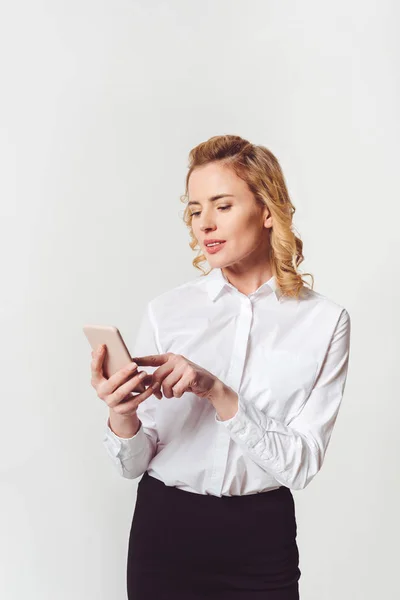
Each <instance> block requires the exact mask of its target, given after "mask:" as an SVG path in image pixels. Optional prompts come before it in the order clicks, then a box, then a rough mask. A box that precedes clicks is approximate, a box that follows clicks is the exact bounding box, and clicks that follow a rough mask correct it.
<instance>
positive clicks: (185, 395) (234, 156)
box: [92, 135, 350, 600]
mask: <svg viewBox="0 0 400 600" xmlns="http://www.w3.org/2000/svg"><path fill="white" fill-rule="evenodd" d="M182 199H183V201H184V202H185V203H186V207H185V213H184V220H185V223H186V224H187V225H188V227H189V230H190V234H191V240H192V241H191V243H190V246H191V248H192V249H193V250H195V249H196V248H199V249H200V253H199V255H198V256H197V257H196V258H195V259H194V260H193V264H194V266H195V267H196V268H199V269H200V270H201V271H202V273H203V275H201V276H200V277H197V278H196V279H193V280H191V281H189V282H186V283H184V284H183V285H180V286H178V287H176V288H174V289H172V290H169V291H167V292H164V293H162V294H160V295H159V296H157V297H156V298H153V299H152V300H151V301H150V302H149V303H148V304H147V308H146V311H145V313H144V316H143V317H142V320H141V324H140V328H139V333H138V336H137V339H136V345H135V349H134V359H133V361H134V363H133V364H132V365H131V367H133V369H134V370H135V369H137V367H138V366H143V367H147V369H146V371H142V372H143V373H144V375H142V377H144V379H142V383H141V380H140V379H139V375H138V372H137V370H136V374H135V376H133V377H132V370H131V371H129V369H122V370H121V371H120V372H119V373H117V374H115V375H114V376H113V377H111V378H110V379H109V380H107V379H104V377H103V375H102V362H103V360H104V352H102V353H101V352H100V353H96V354H94V360H93V363H92V369H93V373H94V375H93V380H94V381H95V384H96V385H95V387H96V389H97V391H98V394H99V396H100V397H101V398H102V399H103V400H105V401H106V403H107V405H108V406H109V408H110V417H109V420H108V422H107V428H106V433H105V437H104V443H105V446H106V448H107V451H108V452H109V454H110V456H111V457H112V459H113V460H114V462H115V465H116V467H117V468H118V469H119V471H120V473H121V475H122V476H123V477H125V478H130V479H134V478H136V477H139V476H141V475H143V477H142V479H141V480H140V482H139V485H138V494H137V501H136V506H135V510H134V515H133V520H132V527H131V532H130V539H129V551H128V564H127V587H128V597H129V599H130V600H133V599H134V600H155V599H157V600H162V599H164V598H171V599H174V600H178V599H181V598H182V599H185V600H190V599H192V598H193V599H194V598H209V599H215V600H217V599H218V600H233V599H234V600H250V599H251V600H256V599H260V600H261V599H263V600H278V599H279V600H295V599H298V598H299V587H298V581H299V579H300V575H301V571H300V568H299V553H298V548H297V543H296V533H297V526H296V517H295V506H294V500H293V496H292V492H291V490H301V489H304V488H305V487H306V486H307V485H308V484H309V483H310V482H311V480H312V479H313V478H314V477H315V475H316V474H317V473H318V471H319V470H320V469H321V466H322V463H323V460H324V456H325V453H326V450H327V447H328V444H329V440H330V437H331V434H332V430H333V427H334V424H335V421H336V417H337V414H338V411H339V407H340V404H341V400H342V396H343V391H344V387H345V382H346V376H347V369H348V359H349V339H350V319H349V314H348V312H347V311H346V309H345V308H343V307H342V306H340V305H339V304H337V303H335V302H334V301H332V300H330V299H328V298H327V297H325V296H323V295H322V294H319V293H318V292H315V291H313V289H312V288H308V287H306V285H305V282H304V281H303V279H302V276H301V275H300V274H299V273H298V271H297V267H298V266H299V264H300V263H301V262H302V260H303V255H302V246H303V244H302V242H301V240H300V239H299V238H298V237H297V236H296V235H295V233H294V232H293V228H292V217H293V214H294V212H295V208H294V206H293V204H292V202H291V200H290V198H289V195H288V191H287V188H286V185H285V181H284V177H283V174H282V171H281V168H280V166H279V163H278V161H277V159H276V158H275V156H274V155H273V154H272V153H271V152H270V151H269V150H267V149H266V148H265V147H263V146H256V145H253V144H251V143H250V142H248V141H247V140H244V139H242V138H240V137H238V136H229V135H226V136H216V137H213V138H211V139H209V140H208V141H206V142H204V143H202V144H200V145H198V146H197V147H196V148H194V149H193V150H192V151H191V153H190V164H189V172H188V174H187V179H186V194H185V196H183V198H182ZM213 244H215V245H213ZM204 260H207V262H208V263H209V265H210V267H211V271H210V272H208V273H205V271H203V270H202V269H201V267H200V263H202V262H203V261H204ZM311 277H312V276H311ZM134 372H135V371H134ZM128 377H129V379H127V378H128ZM143 384H144V385H143ZM151 384H155V387H154V389H153V388H152V387H151ZM157 384H158V387H157ZM146 386H147V389H146ZM143 389H145V391H142V390H143ZM131 392H137V393H136V394H135V395H132V393H131ZM132 396H133V397H132ZM123 399H125V401H124V402H121V401H122V400H123Z"/></svg>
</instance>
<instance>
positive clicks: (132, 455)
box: [103, 302, 161, 479]
mask: <svg viewBox="0 0 400 600" xmlns="http://www.w3.org/2000/svg"><path fill="white" fill-rule="evenodd" d="M130 353H131V356H138V357H139V356H148V355H150V354H160V353H161V349H160V344H159V340H158V333H157V324H156V321H155V318H154V314H153V311H152V307H151V303H150V302H149V303H148V304H147V306H146V308H145V311H144V314H143V316H142V318H141V321H140V324H139V329H138V333H137V336H136V340H135V343H134V344H133V350H132V352H130ZM154 370H155V367H146V371H147V372H148V373H152V372H153V371H154ZM158 402H160V401H159V400H158V399H157V398H156V397H155V396H154V395H151V396H150V397H149V398H147V399H146V400H144V402H141V403H140V404H139V406H138V408H137V416H138V417H139V419H140V421H141V425H140V428H139V430H138V431H137V433H136V434H135V435H134V436H133V437H131V438H121V437H119V436H117V435H116V434H115V433H114V432H113V431H112V429H111V428H110V420H109V418H108V419H107V423H106V428H105V431H104V436H103V444H104V446H105V448H106V451H107V453H108V455H109V456H110V458H111V460H112V462H113V463H114V465H115V467H116V469H117V470H118V472H119V473H120V475H121V476H122V477H124V478H126V479H135V478H136V477H140V476H141V475H143V473H144V472H145V471H146V470H147V467H148V465H149V463H150V461H151V460H152V458H153V456H154V455H155V453H156V448H157V441H158V435H157V426H156V420H155V414H156V409H157V406H158Z"/></svg>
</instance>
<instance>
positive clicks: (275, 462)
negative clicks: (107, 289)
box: [103, 268, 350, 496]
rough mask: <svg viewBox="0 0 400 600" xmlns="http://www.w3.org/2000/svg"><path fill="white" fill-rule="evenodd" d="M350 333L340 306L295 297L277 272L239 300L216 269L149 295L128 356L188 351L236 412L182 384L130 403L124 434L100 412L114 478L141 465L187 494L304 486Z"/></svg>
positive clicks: (325, 429)
mask: <svg viewBox="0 0 400 600" xmlns="http://www.w3.org/2000/svg"><path fill="white" fill-rule="evenodd" d="M349 341H350V318H349V314H348V312H347V310H346V309H345V308H343V307H342V306H340V305H339V304H337V303H336V302H334V301H333V300H330V299H328V298H327V297H326V296H323V295H322V294H320V293H318V292H316V291H313V290H310V289H309V288H307V287H304V297H303V298H301V299H299V300H296V299H293V298H288V297H285V296H282V294H281V292H280V289H279V287H278V286H277V284H276V279H275V277H271V279H269V280H268V281H266V282H265V283H263V284H262V285H261V286H260V287H259V288H258V289H257V290H256V291H255V292H253V293H251V294H249V295H248V296H247V295H246V294H243V293H242V292H240V291H239V290H238V289H237V288H236V287H235V286H233V285H232V284H231V283H229V282H228V281H227V279H226V278H225V276H224V274H223V273H222V271H221V269H220V268H214V269H213V270H212V271H211V272H210V273H209V274H208V275H206V276H200V277H198V278H196V279H193V280H191V281H188V282H186V283H184V284H183V285H180V286H178V287H175V288H174V289H172V290H169V291H167V292H164V293H162V294H160V295H158V296H157V297H155V298H153V299H152V300H151V301H150V302H148V303H147V306H146V310H145V311H144V314H143V316H142V320H141V323H140V327H139V331H138V335H137V336H136V341H135V345H134V349H133V353H132V356H137V357H139V356H146V355H150V354H159V353H160V354H161V353H166V352H173V353H175V354H181V355H183V356H185V357H186V358H188V359H189V360H191V361H192V362H195V363H197V364H198V365H201V366H202V367H204V368H205V369H207V370H208V371H210V372H211V373H213V374H214V375H216V376H217V377H218V378H219V379H221V380H222V381H223V382H224V383H226V384H227V385H228V386H229V387H231V388H232V389H233V390H234V391H235V392H237V394H238V398H239V408H238V411H237V413H236V414H235V416H233V417H232V418H231V419H228V420H226V421H222V420H220V419H219V418H218V415H217V412H216V410H215V408H214V407H213V405H212V404H211V403H210V402H209V401H208V400H206V399H203V398H199V397H198V396H196V395H195V394H193V393H191V392H185V393H184V394H183V395H182V396H181V398H174V397H172V398H165V397H163V398H162V399H161V400H158V398H156V397H155V396H154V395H153V396H150V397H149V398H148V399H147V400H145V401H144V402H142V403H141V404H140V405H139V407H138V409H137V414H138V417H139V419H140V421H141V426H140V428H139V430H138V432H137V433H136V435H134V436H133V437H131V438H120V437H118V436H117V435H115V433H114V432H113V431H112V430H111V429H110V427H109V425H110V423H109V420H107V425H106V430H105V434H104V438H103V442H104V444H105V447H106V449H107V451H108V453H109V455H110V457H111V458H112V460H113V461H114V464H115V466H116V468H117V469H118V470H119V472H120V474H121V475H122V477H125V478H129V479H134V478H136V477H139V476H141V475H142V474H143V473H144V472H145V471H146V470H147V471H148V473H149V475H151V476H152V477H155V478H157V479H159V480H161V481H163V482H164V483H165V484H166V485H168V486H176V487H177V488H180V489H182V490H186V491H189V492H194V493H199V494H211V495H215V496H222V495H225V496H232V495H246V494H254V493H257V492H264V491H269V490H273V489H277V488H278V487H280V486H281V485H284V486H286V487H288V488H290V489H292V490H300V489H303V488H305V487H306V486H307V485H308V484H309V483H310V481H311V480H312V479H313V478H314V477H315V475H316V474H317V473H318V471H319V470H320V469H321V466H322V463H323V460H324V457H325V453H326V450H327V447H328V444H329V440H330V437H331V434H332V430H333V427H334V424H335V421H336V417H337V415H338V411H339V407H340V404H341V400H342V396H343V391H344V388H345V382H346V377H347V369H348V361H349ZM156 368H157V367H145V370H146V371H147V372H148V373H152V372H154V371H155V369H156ZM161 391H162V390H161Z"/></svg>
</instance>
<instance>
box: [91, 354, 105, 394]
mask: <svg viewBox="0 0 400 600" xmlns="http://www.w3.org/2000/svg"><path fill="white" fill-rule="evenodd" d="M105 355H106V348H105V347H104V345H103V344H102V345H101V346H98V348H97V349H96V351H95V352H92V356H93V360H92V362H91V369H92V382H93V383H94V384H95V385H96V386H97V385H99V384H100V383H102V382H103V381H107V380H106V378H105V377H104V374H103V362H104V357H105Z"/></svg>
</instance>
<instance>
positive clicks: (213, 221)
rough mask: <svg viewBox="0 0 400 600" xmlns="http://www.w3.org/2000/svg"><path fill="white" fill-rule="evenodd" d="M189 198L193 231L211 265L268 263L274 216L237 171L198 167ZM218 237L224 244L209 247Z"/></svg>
mask: <svg viewBox="0 0 400 600" xmlns="http://www.w3.org/2000/svg"><path fill="white" fill-rule="evenodd" d="M219 196H221V197H219ZM188 197H189V202H188V204H189V211H190V214H191V215H193V216H192V229H193V233H194V235H195V236H196V238H197V240H198V243H199V246H200V248H201V250H202V251H203V253H204V255H205V256H206V257H207V262H208V263H209V265H210V267H212V268H214V267H227V266H234V265H236V266H237V267H243V268H248V267H250V266H252V264H257V263H258V262H259V261H260V260H261V261H263V262H265V259H266V256H267V255H268V254H267V252H268V244H269V238H268V232H267V228H269V227H271V225H272V219H271V217H270V216H269V211H268V209H267V207H262V206H260V205H259V204H258V203H257V202H256V200H255V198H254V196H253V194H252V193H251V191H250V190H249V188H248V186H247V184H246V182H245V181H243V179H240V177H238V176H237V175H236V173H235V172H234V171H233V170H231V169H229V167H226V166H222V165H221V164H219V163H210V164H208V165H205V166H203V167H198V168H196V169H195V170H194V171H193V172H192V174H191V175H190V178H189V183H188ZM214 197H217V198H216V199H214V200H213V199H212V198H214ZM267 217H268V218H267ZM214 239H215V240H224V243H222V244H221V245H218V246H214V247H212V248H207V246H206V242H207V240H214ZM215 249H217V250H215Z"/></svg>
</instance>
